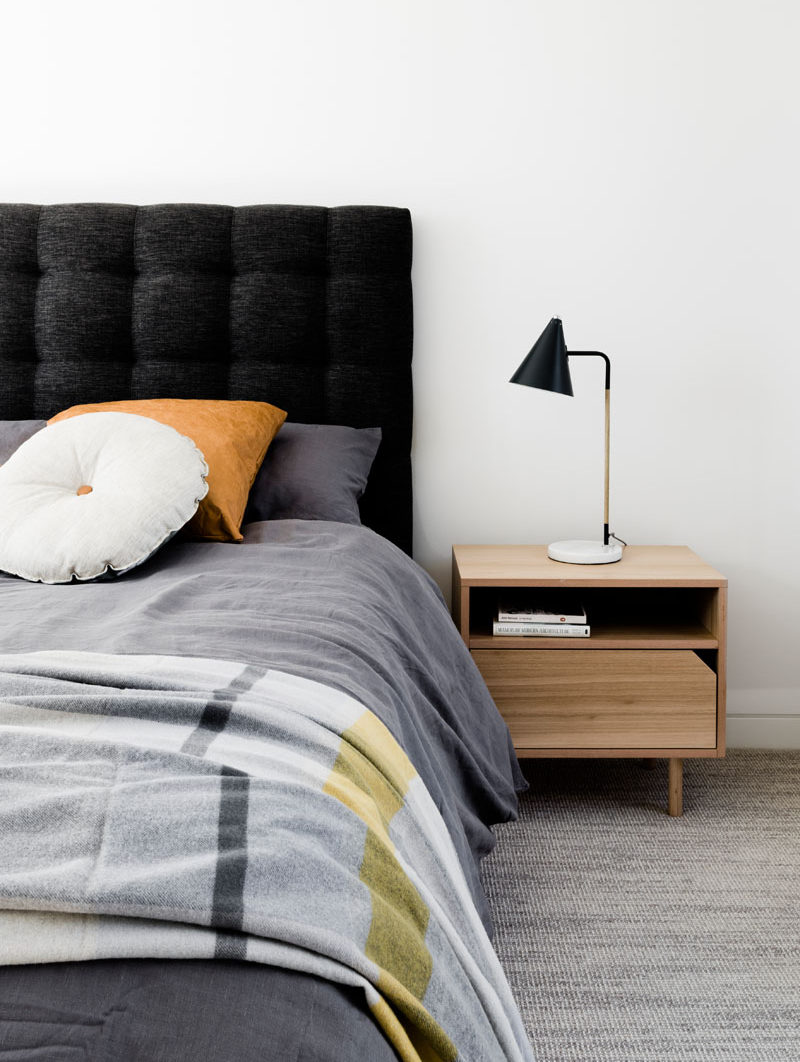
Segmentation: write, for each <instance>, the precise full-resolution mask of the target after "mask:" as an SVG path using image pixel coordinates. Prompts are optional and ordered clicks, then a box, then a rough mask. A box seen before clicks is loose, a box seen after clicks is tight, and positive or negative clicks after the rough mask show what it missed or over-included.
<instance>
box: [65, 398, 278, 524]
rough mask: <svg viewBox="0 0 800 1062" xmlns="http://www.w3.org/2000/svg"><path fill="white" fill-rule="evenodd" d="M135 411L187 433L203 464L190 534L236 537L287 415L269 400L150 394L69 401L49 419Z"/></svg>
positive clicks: (182, 433)
mask: <svg viewBox="0 0 800 1062" xmlns="http://www.w3.org/2000/svg"><path fill="white" fill-rule="evenodd" d="M102 412H112V413H135V414H138V415H139V416H142V417H149V418H150V419H151V420H157V421H159V422H160V423H161V424H168V425H169V426H170V427H171V428H174V429H175V430H176V431H178V432H180V433H181V435H186V436H188V437H189V438H190V439H191V440H192V442H194V444H195V446H196V447H197V448H198V450H202V452H203V456H204V457H205V459H206V464H207V465H208V477H207V478H208V494H207V495H206V496H205V498H204V499H203V501H201V502H200V508H199V509H198V510H197V512H196V513H195V514H194V516H193V517H192V519H191V520H190V521H189V523H188V524H187V525H186V528H185V532H186V533H187V534H188V536H189V537H190V538H205V539H213V540H214V541H217V542H241V541H242V534H241V532H240V530H239V528H240V526H241V523H242V519H243V517H244V510H245V506H246V505H247V496H248V494H249V493H250V488H251V487H252V485H253V480H254V479H255V478H256V473H257V472H258V470H259V468H260V467H261V462H262V461H263V460H264V454H266V452H267V447H268V446H269V444H270V443H271V442H272V440H273V439H274V438H275V436H276V435H277V433H278V429H279V428H280V427H281V425H282V424H283V422H284V420H286V413H284V411H283V410H282V409H278V408H277V407H276V406H271V405H269V403H268V402H227V401H218V402H217V401H209V402H207V401H204V400H202V399H194V398H149V399H143V400H141V401H134V400H130V401H124V402H98V403H96V404H94V405H84V406H70V408H69V409H65V410H62V411H61V412H60V413H57V414H56V415H55V416H54V417H51V418H50V420H49V421H48V424H54V423H55V422H56V421H59V420H66V419H67V418H68V417H77V416H80V415H81V414H83V413H102Z"/></svg>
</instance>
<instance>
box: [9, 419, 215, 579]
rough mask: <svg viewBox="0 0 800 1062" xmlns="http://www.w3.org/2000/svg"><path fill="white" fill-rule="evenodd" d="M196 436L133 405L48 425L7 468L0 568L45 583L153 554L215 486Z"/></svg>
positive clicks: (128, 564)
mask: <svg viewBox="0 0 800 1062" xmlns="http://www.w3.org/2000/svg"><path fill="white" fill-rule="evenodd" d="M207 475H208V466H207V465H206V462H205V459H204V457H203V455H202V453H201V452H200V451H199V450H198V449H197V447H196V446H195V444H194V443H193V442H192V440H191V439H188V438H187V437H186V436H185V435H181V434H179V432H177V431H175V429H174V428H170V427H168V426H167V425H166V424H161V423H159V422H158V421H155V420H152V419H151V418H150V417H140V416H137V415H135V414H133V413H84V414H83V415H82V416H78V417H71V418H70V419H69V420H63V421H59V422H58V423H56V424H51V425H49V426H48V427H46V428H43V429H42V430H41V431H40V432H37V434H36V435H34V436H32V437H31V438H30V439H28V441H27V442H24V443H23V444H22V446H20V448H19V449H18V450H17V451H16V452H15V453H14V454H12V455H11V457H10V458H9V459H8V461H6V463H5V464H4V465H2V467H0V570H2V571H5V572H9V573H10V574H12V575H20V576H22V578H23V579H31V580H34V581H36V582H42V583H67V582H70V580H71V579H72V578H73V577H75V578H76V579H96V578H98V576H101V575H104V574H105V573H106V572H107V571H108V570H109V569H111V571H112V572H115V573H117V574H119V573H121V572H126V571H128V570H129V569H130V568H134V567H136V565H137V564H141V563H142V562H143V561H145V560H147V558H148V557H149V556H151V555H152V554H153V553H155V551H156V550H157V549H158V547H159V546H161V545H162V544H163V543H164V542H166V540H167V539H168V538H170V537H171V536H172V535H173V534H174V533H175V532H176V531H178V530H180V528H181V527H183V525H184V524H185V523H186V522H187V520H190V519H191V518H192V516H193V515H194V513H195V511H196V509H197V507H198V505H199V504H200V501H201V500H202V499H203V498H204V497H205V495H206V493H207V492H208V484H207V483H206V481H205V477H206V476H207Z"/></svg>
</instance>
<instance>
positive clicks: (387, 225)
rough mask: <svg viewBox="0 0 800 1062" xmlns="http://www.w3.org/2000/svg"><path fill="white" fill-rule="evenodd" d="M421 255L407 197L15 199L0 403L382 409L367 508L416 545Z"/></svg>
mask: <svg viewBox="0 0 800 1062" xmlns="http://www.w3.org/2000/svg"><path fill="white" fill-rule="evenodd" d="M410 271H411V219H410V215H409V213H408V211H407V210H403V209H399V208H395V207H359V206H351V207H335V208H326V207H310V206H244V207H231V206H212V205H199V204H165V205H159V206H130V205H121V204H105V203H94V204H93V203H81V204H71V205H59V206H34V205H29V204H8V205H0V419H4V420H23V419H29V418H47V417H50V416H52V415H53V414H54V413H56V412H58V410H60V409H64V408H65V407H67V406H70V405H74V404H76V403H83V402H103V401H113V400H118V399H126V398H135V399H139V398H229V399H255V400H262V401H268V402H272V403H273V404H275V405H277V406H280V407H281V408H282V409H285V410H287V411H288V414H289V420H293V421H301V422H305V423H317V424H349V425H352V426H353V427H372V426H375V425H378V426H380V427H381V428H382V430H383V440H382V443H381V447H380V450H379V452H378V456H377V458H376V461H375V465H374V467H373V470H372V473H371V475H370V481H369V486H368V488H367V491H366V493H365V495H364V498H363V500H362V519H363V521H364V523H365V524H367V525H368V526H369V527H372V528H373V529H374V530H375V531H377V532H379V533H380V534H382V535H384V536H385V537H387V538H389V539H391V540H392V541H394V542H395V543H396V544H397V545H398V546H400V547H401V548H402V549H404V550H406V552H409V553H410V552H411V544H412V542H411V533H412V499H411V460H410V449H411V417H412V387H411V353H412V331H413V325H412V302H411V276H410Z"/></svg>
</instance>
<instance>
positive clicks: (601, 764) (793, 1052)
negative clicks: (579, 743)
mask: <svg viewBox="0 0 800 1062" xmlns="http://www.w3.org/2000/svg"><path fill="white" fill-rule="evenodd" d="M525 770H526V775H527V777H528V780H529V781H530V782H531V789H530V792H529V793H527V794H526V795H524V796H523V798H522V814H521V819H520V821H518V822H516V823H513V824H508V825H504V826H501V827H498V829H497V833H498V839H499V840H498V846H497V849H496V851H495V852H494V853H493V854H492V855H491V856H490V857H489V858H488V859H487V860H486V861H485V863H484V883H485V885H486V889H487V892H488V894H489V898H490V900H491V903H492V907H493V910H494V916H495V922H496V941H495V943H496V946H497V950H498V953H499V955H500V959H501V961H502V963H503V965H504V967H505V970H506V972H507V974H508V978H509V981H510V983H511V987H512V989H513V991H514V994H515V996H516V997H517V1000H518V1002H519V1005H520V1009H521V1011H522V1016H523V1019H524V1021H525V1024H526V1026H527V1028H528V1032H529V1035H530V1038H531V1042H532V1044H533V1047H534V1052H535V1054H536V1058H537V1060H538V1062H651V1060H652V1062H656V1060H657V1062H701V1060H702V1062H707V1060H714V1062H800V752H762V751H745V750H739V751H733V752H729V754H728V757H727V758H726V759H724V760H687V761H686V763H685V777H684V816H683V817H682V818H676V819H671V818H669V816H668V815H667V814H666V786H667V772H666V762H665V761H658V766H657V767H656V768H655V769H654V770H651V771H648V770H645V769H643V768H642V767H641V766H639V765H638V764H637V762H636V761H634V760H595V761H593V760H561V761H559V760H532V761H528V763H527V764H526V765H525Z"/></svg>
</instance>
